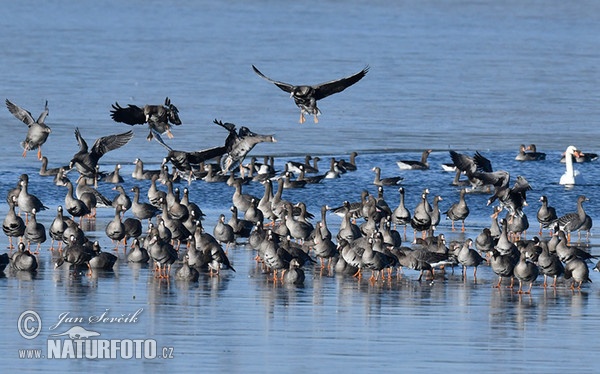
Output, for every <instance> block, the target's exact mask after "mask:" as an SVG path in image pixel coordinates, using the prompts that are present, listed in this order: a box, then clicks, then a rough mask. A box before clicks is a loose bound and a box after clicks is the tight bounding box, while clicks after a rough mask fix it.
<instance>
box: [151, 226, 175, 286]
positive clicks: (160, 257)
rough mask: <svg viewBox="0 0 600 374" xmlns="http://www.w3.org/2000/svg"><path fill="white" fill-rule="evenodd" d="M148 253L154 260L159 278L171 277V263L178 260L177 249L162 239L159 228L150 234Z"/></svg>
mask: <svg viewBox="0 0 600 374" xmlns="http://www.w3.org/2000/svg"><path fill="white" fill-rule="evenodd" d="M148 253H149V254H150V257H151V258H152V260H153V261H154V265H155V269H156V271H157V273H156V277H157V278H169V274H170V272H171V265H173V263H175V261H177V251H176V250H175V248H173V246H172V245H171V244H170V243H168V242H167V241H164V240H163V239H161V238H160V237H159V235H158V231H157V230H152V231H151V232H150V233H149V234H148Z"/></svg>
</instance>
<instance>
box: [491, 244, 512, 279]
mask: <svg viewBox="0 0 600 374" xmlns="http://www.w3.org/2000/svg"><path fill="white" fill-rule="evenodd" d="M517 260H518V259H517ZM516 264H517V261H515V256H514V255H513V253H507V254H502V253H500V251H498V250H497V249H495V248H492V256H491V257H490V266H491V268H492V271H493V272H494V273H495V274H496V275H497V276H498V283H496V284H495V285H494V286H493V287H494V288H500V287H501V285H502V278H510V279H511V282H510V286H508V287H509V288H512V286H513V283H514V277H513V276H514V274H513V271H514V268H515V265H516Z"/></svg>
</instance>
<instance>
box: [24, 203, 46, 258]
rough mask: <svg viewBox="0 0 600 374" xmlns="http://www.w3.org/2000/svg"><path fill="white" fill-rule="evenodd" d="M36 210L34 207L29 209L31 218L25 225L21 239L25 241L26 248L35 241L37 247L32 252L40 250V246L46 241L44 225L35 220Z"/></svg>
mask: <svg viewBox="0 0 600 374" xmlns="http://www.w3.org/2000/svg"><path fill="white" fill-rule="evenodd" d="M36 213H37V210H36V209H35V208H34V209H33V210H32V211H31V218H30V219H29V222H27V224H26V225H25V232H24V233H23V240H25V241H26V242H27V250H29V249H30V246H31V243H36V244H37V247H36V249H35V252H34V253H39V252H40V246H41V245H42V243H44V242H45V241H46V227H44V225H43V224H42V223H40V222H38V221H37V220H36V217H35V215H36Z"/></svg>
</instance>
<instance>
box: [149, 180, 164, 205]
mask: <svg viewBox="0 0 600 374" xmlns="http://www.w3.org/2000/svg"><path fill="white" fill-rule="evenodd" d="M157 180H158V175H153V176H152V178H151V179H150V187H149V188H148V200H149V201H150V204H152V205H154V206H155V207H157V208H160V207H161V204H162V203H161V200H165V201H166V199H167V193H166V192H165V191H162V190H159V189H158V188H157V187H156V181H157Z"/></svg>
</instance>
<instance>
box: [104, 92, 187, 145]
mask: <svg viewBox="0 0 600 374" xmlns="http://www.w3.org/2000/svg"><path fill="white" fill-rule="evenodd" d="M110 116H111V118H112V119H113V120H114V121H115V122H121V123H125V124H128V125H131V126H133V125H143V124H145V123H147V124H148V127H149V128H150V133H149V134H148V137H147V139H148V140H152V138H153V135H152V133H153V130H154V131H156V132H158V133H160V134H163V133H165V132H166V133H167V136H168V137H169V138H172V137H173V134H172V133H171V125H177V126H178V125H181V119H179V110H178V109H177V107H176V106H175V105H173V104H171V99H169V98H168V97H167V98H166V99H165V104H164V105H144V107H143V108H140V107H139V106H137V105H133V104H129V105H127V107H126V108H123V107H122V106H120V105H119V103H117V102H116V103H114V104H113V105H112V110H111V111H110Z"/></svg>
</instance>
